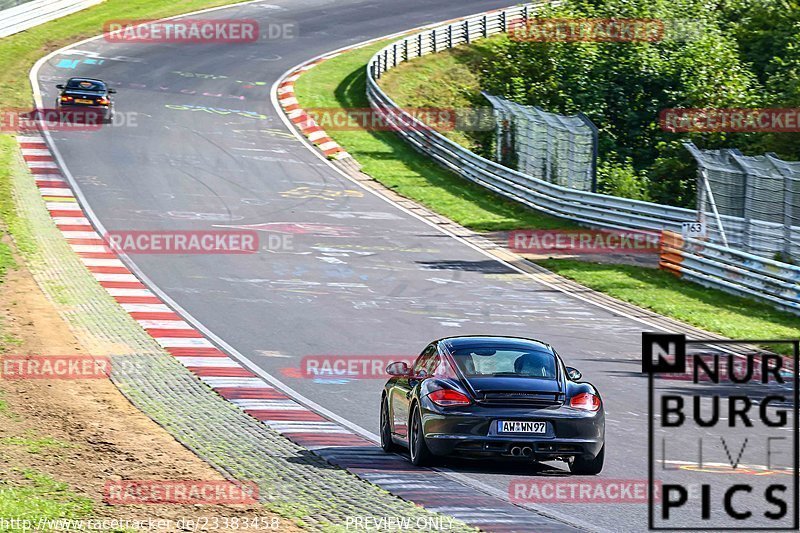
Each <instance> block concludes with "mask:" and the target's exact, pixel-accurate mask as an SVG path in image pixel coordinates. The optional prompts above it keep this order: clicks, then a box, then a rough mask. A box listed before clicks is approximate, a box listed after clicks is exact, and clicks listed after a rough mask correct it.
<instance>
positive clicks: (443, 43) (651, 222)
mask: <svg viewBox="0 0 800 533" xmlns="http://www.w3.org/2000/svg"><path fill="white" fill-rule="evenodd" d="M544 5H546V3H544V2H539V3H533V4H526V5H523V6H516V7H512V8H509V9H502V10H497V11H491V12H487V13H484V14H481V15H478V16H474V17H470V18H467V19H463V20H459V21H456V22H451V23H445V24H443V25H442V26H438V27H435V28H432V29H428V30H425V31H422V32H420V33H417V34H413V35H410V36H407V37H405V38H403V39H401V40H399V41H397V42H395V43H392V44H390V45H388V46H386V47H385V48H383V49H382V50H380V51H379V52H377V53H376V54H375V55H374V56H373V57H372V59H371V60H370V61H369V63H368V65H367V97H368V99H369V102H370V105H371V106H372V107H373V109H374V110H375V111H376V112H378V113H383V114H386V115H397V116H400V117H402V119H403V121H404V122H406V123H410V124H414V125H415V126H414V127H405V128H398V129H397V133H398V134H399V135H400V136H402V137H403V138H404V139H405V140H406V141H407V142H408V143H410V144H411V145H412V146H413V147H414V148H416V149H417V150H418V151H420V152H422V153H423V154H426V155H427V156H429V157H431V158H433V159H434V160H435V161H437V162H438V163H440V164H441V165H443V166H444V167H446V168H448V169H450V170H452V171H453V172H455V173H457V174H459V175H461V176H463V177H464V178H466V179H469V180H470V181H473V182H475V183H477V184H479V185H482V186H483V187H486V188H487V189H489V190H492V191H494V192H496V193H498V194H500V195H502V196H505V197H507V198H510V199H513V200H516V201H518V202H521V203H523V204H525V205H528V206H529V207H532V208H534V209H536V210H538V211H542V212H545V213H548V214H551V215H554V216H557V217H561V218H566V219H569V220H573V221H575V222H579V223H582V224H585V225H588V226H590V227H597V228H606V229H618V230H630V229H638V230H655V231H660V230H667V231H672V232H675V233H680V232H681V231H682V224H683V223H684V222H693V221H696V220H697V218H698V213H697V211H695V210H692V209H684V208H680V207H672V206H666V205H660V204H655V203H651V202H643V201H639V200H631V199H627V198H618V197H615V196H609V195H604V194H598V193H592V192H587V191H578V190H574V189H569V188H566V187H561V186H558V185H555V184H552V183H548V182H546V181H543V180H540V179H536V178H534V177H532V176H528V175H526V174H524V173H521V172H518V171H515V170H512V169H509V168H507V167H504V166H503V165H501V164H499V163H495V162H494V161H490V160H488V159H485V158H483V157H480V156H479V155H477V154H475V153H473V152H470V151H469V150H467V149H466V148H464V147H463V146H461V145H459V144H457V143H455V142H454V141H451V140H450V139H448V138H446V137H444V136H443V135H441V134H440V133H438V132H436V131H434V130H432V129H430V128H429V127H427V126H425V125H424V124H422V123H421V122H420V121H418V120H416V119H415V118H414V117H412V116H411V115H410V114H408V113H405V112H403V111H402V109H401V108H400V107H399V106H398V105H397V103H396V102H394V100H392V98H391V97H389V96H388V95H387V94H386V93H385V92H384V91H383V90H382V89H381V88H380V86H379V85H378V80H379V79H380V77H381V75H382V74H383V73H384V72H386V71H387V70H390V69H392V68H394V67H396V66H397V65H399V64H401V63H403V62H405V61H408V60H410V59H413V58H415V57H422V56H424V55H428V54H432V53H437V52H440V51H442V50H445V49H448V48H452V47H455V46H458V45H461V44H469V43H471V42H473V41H475V40H478V39H482V38H486V37H489V36H491V35H496V34H499V33H505V32H507V31H508V29H509V28H513V27H514V25H518V24H525V23H527V21H528V20H529V19H530V18H531V17H532V16H535V14H536V12H537V10H538V9H539V8H541V7H543V6H544ZM549 5H552V3H551V4H549ZM708 215H709V218H710V217H711V216H713V214H712V213H708ZM720 220H721V222H722V224H723V227H724V230H725V234H726V237H727V242H728V243H729V245H730V246H734V247H735V246H737V245H740V244H742V243H743V242H744V241H745V239H747V240H748V242H749V243H750V245H751V247H750V251H751V252H752V253H755V254H763V255H765V256H770V255H773V254H775V253H776V252H780V251H781V246H780V243H778V242H777V240H776V239H775V235H776V234H781V233H782V232H783V226H782V225H781V224H776V223H771V222H760V221H759V222H757V223H754V222H753V221H751V223H750V225H749V226H748V225H747V224H746V221H745V220H744V219H742V218H737V217H731V216H724V215H723V216H720ZM799 229H800V228H799ZM721 237H722V236H721V234H720V232H719V229H718V228H717V227H715V226H714V225H713V224H709V225H708V239H709V240H710V241H711V242H722V241H723V239H722V238H721ZM707 246H709V247H711V246H712V245H711V244H707ZM719 248H721V247H719ZM722 249H723V250H724V249H725V248H722ZM726 253H729V254H732V255H733V256H734V257H739V256H738V255H736V254H738V252H736V251H735V250H733V249H728V250H727V252H726ZM746 255H750V254H746ZM750 257H753V258H756V257H757V256H756V255H751V256H750ZM759 260H762V261H768V260H765V259H763V258H759ZM772 263H775V264H777V265H781V263H777V262H774V261H773V262H772ZM705 266H709V268H711V267H710V265H707V264H706V263H702V264H701V265H699V266H698V267H697V269H696V271H697V272H703V269H704V268H705ZM785 266H786V267H789V266H790V265H785ZM704 275H705V274H704ZM707 275H708V279H709V280H711V279H717V280H719V281H717V282H716V285H717V286H720V287H724V288H725V289H727V290H738V292H739V293H740V294H746V295H748V296H757V297H761V298H763V299H767V300H769V301H771V302H773V303H778V302H776V301H775V298H778V299H779V300H780V298H782V297H780V296H771V295H770V294H768V293H764V294H760V293H758V292H757V291H758V289H757V285H754V284H752V283H751V284H750V285H745V284H744V282H741V283H740V282H731V281H725V283H723V282H722V281H721V280H722V278H718V277H715V276H712V275H711V274H707ZM707 282H708V283H715V282H713V281H707ZM754 287H756V288H754ZM737 288H738V289H737ZM780 301H782V300H780ZM781 305H783V304H781ZM785 306H786V307H785V308H788V309H793V310H795V311H798V310H797V309H796V308H795V306H793V305H792V302H790V301H788V300H787V301H786V304H785Z"/></svg>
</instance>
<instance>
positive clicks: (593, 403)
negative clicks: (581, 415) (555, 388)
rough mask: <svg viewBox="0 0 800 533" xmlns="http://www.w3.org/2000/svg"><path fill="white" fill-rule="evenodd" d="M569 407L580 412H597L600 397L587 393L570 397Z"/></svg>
mask: <svg viewBox="0 0 800 533" xmlns="http://www.w3.org/2000/svg"><path fill="white" fill-rule="evenodd" d="M569 406H570V407H572V408H573V409H581V410H582V411H597V410H598V409H600V397H599V396H595V395H594V394H591V393H589V392H582V393H580V394H576V395H575V396H573V397H572V399H571V400H570V401H569Z"/></svg>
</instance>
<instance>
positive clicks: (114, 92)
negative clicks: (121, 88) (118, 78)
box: [108, 89, 117, 94]
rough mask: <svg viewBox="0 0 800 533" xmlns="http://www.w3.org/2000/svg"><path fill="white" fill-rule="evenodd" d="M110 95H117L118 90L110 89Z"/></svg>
mask: <svg viewBox="0 0 800 533" xmlns="http://www.w3.org/2000/svg"><path fill="white" fill-rule="evenodd" d="M108 94H117V90H116V89H109V90H108Z"/></svg>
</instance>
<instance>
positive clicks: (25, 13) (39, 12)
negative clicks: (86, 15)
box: [0, 0, 103, 37]
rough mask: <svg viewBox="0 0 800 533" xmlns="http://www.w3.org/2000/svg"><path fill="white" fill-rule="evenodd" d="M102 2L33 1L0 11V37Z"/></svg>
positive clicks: (75, 0) (73, 0) (95, 0)
mask: <svg viewBox="0 0 800 533" xmlns="http://www.w3.org/2000/svg"><path fill="white" fill-rule="evenodd" d="M102 1H103V0H33V1H30V2H26V3H24V4H20V5H18V6H15V7H12V8H9V9H4V10H2V11H0V37H8V36H9V35H14V34H15V33H19V32H21V31H25V30H27V29H30V28H33V27H34V26H38V25H39V24H44V23H45V22H50V21H51V20H55V19H57V18H61V17H64V16H66V15H71V14H72V13H76V12H78V11H81V10H83V9H86V8H87V7H90V6H93V5H95V4H99V3H100V2H102Z"/></svg>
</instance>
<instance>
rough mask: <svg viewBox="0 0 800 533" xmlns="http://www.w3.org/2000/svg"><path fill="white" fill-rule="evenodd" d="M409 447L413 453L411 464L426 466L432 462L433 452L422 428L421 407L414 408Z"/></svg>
mask: <svg viewBox="0 0 800 533" xmlns="http://www.w3.org/2000/svg"><path fill="white" fill-rule="evenodd" d="M408 448H409V452H410V453H411V464H413V465H414V466H425V465H427V464H430V463H431V459H432V458H433V454H432V453H431V451H430V450H429V449H428V445H427V444H426V443H425V433H424V432H423V430H422V416H420V413H419V409H414V415H413V416H412V417H411V430H410V431H409V433H408Z"/></svg>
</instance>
